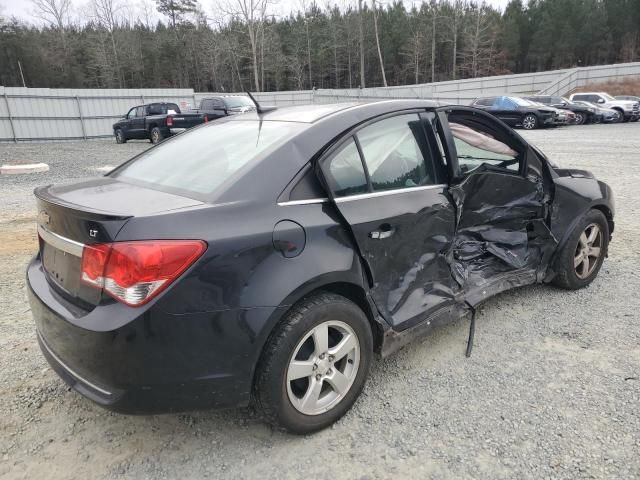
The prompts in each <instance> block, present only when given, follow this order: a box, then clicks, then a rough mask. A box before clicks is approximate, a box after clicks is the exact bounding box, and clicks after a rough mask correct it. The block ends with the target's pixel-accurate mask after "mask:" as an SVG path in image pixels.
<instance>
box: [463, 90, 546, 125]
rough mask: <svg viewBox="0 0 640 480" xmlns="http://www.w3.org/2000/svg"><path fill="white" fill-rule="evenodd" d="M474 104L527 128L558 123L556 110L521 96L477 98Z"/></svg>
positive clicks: (508, 123) (503, 119)
mask: <svg viewBox="0 0 640 480" xmlns="http://www.w3.org/2000/svg"><path fill="white" fill-rule="evenodd" d="M471 105H472V106H474V107H476V108H480V109H482V110H485V111H487V112H489V113H490V114H492V115H494V116H496V117H498V118H499V119H500V120H502V121H503V122H504V123H506V124H507V125H511V126H512V127H522V128H524V129H525V130H533V129H535V128H542V127H551V126H553V125H555V124H556V115H557V114H556V110H555V109H554V108H548V107H545V106H544V105H540V104H536V103H533V102H530V101H529V100H525V99H524V98H520V97H507V96H500V97H487V98H476V99H475V100H474V101H473V102H472V103H471Z"/></svg>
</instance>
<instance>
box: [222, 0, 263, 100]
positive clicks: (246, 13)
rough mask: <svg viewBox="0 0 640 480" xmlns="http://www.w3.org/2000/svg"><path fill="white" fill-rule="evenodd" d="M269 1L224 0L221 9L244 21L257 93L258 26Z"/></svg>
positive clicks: (258, 86)
mask: <svg viewBox="0 0 640 480" xmlns="http://www.w3.org/2000/svg"><path fill="white" fill-rule="evenodd" d="M269 5H270V1H269V0H226V3H225V4H223V5H222V6H221V9H222V10H223V11H224V13H226V14H227V15H229V16H231V17H232V18H240V19H242V20H243V21H244V24H245V25H246V27H247V33H248V35H249V44H250V46H251V65H252V67H253V80H254V86H255V89H256V91H257V92H259V91H260V81H259V76H258V35H259V33H260V25H261V24H262V22H263V21H264V18H265V16H266V13H267V9H268V7H269Z"/></svg>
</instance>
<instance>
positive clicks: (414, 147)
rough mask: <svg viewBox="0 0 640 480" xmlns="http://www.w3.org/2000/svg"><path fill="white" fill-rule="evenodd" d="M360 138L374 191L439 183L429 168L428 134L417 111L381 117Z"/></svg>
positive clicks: (360, 133) (430, 163)
mask: <svg viewBox="0 0 640 480" xmlns="http://www.w3.org/2000/svg"><path fill="white" fill-rule="evenodd" d="M357 137H358V140H359V141H360V146H361V148H362V155H363V156H364V161H365V163H366V165H367V170H368V171H369V177H370V178H371V185H372V187H373V190H374V191H381V190H395V189H399V188H410V187H418V186H421V185H433V184H434V183H435V181H434V178H433V172H428V171H427V166H426V162H425V157H424V153H423V148H424V143H425V142H424V133H423V130H422V125H421V124H420V117H419V116H418V115H417V114H415V113H414V114H408V115H398V116H396V117H391V118H387V119H385V120H381V121H379V122H376V123H374V124H372V125H369V126H368V127H365V128H363V129H362V130H360V131H359V132H358V133H357ZM430 160H431V159H430V158H429V165H430V166H431V165H432V162H431V161H430Z"/></svg>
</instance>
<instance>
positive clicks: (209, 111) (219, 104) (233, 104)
mask: <svg viewBox="0 0 640 480" xmlns="http://www.w3.org/2000/svg"><path fill="white" fill-rule="evenodd" d="M255 109H256V106H255V104H254V103H253V100H251V99H250V98H249V97H247V96H244V95H223V96H218V97H207V98H203V99H202V100H201V101H200V107H199V108H198V109H196V110H194V111H195V112H198V113H202V114H206V115H207V117H209V120H215V119H216V118H221V117H226V116H227V115H236V114H238V113H246V112H252V111H255Z"/></svg>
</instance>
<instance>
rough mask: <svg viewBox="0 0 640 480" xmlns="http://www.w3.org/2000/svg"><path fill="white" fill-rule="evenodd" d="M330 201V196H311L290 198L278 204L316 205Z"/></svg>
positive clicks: (284, 205)
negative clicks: (303, 198) (296, 198)
mask: <svg viewBox="0 0 640 480" xmlns="http://www.w3.org/2000/svg"><path fill="white" fill-rule="evenodd" d="M328 201H329V199H328V198H309V199H305V200H289V201H287V202H278V206H280V207H288V206H291V205H314V204H319V203H326V202H328Z"/></svg>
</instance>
